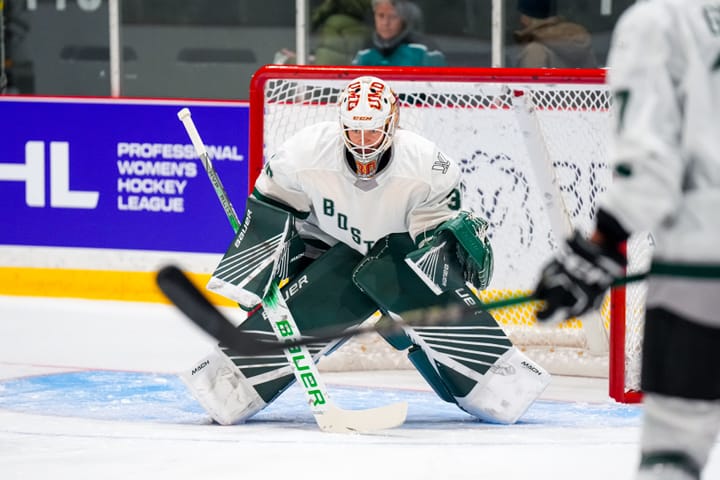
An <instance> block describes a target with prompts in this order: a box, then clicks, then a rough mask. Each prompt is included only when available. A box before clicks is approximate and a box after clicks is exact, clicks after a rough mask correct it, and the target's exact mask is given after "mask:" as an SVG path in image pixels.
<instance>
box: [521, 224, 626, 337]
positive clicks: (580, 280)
mask: <svg viewBox="0 0 720 480" xmlns="http://www.w3.org/2000/svg"><path fill="white" fill-rule="evenodd" d="M625 264H626V261H625V258H624V257H623V255H622V254H621V253H620V252H618V251H610V250H608V249H606V248H603V247H602V246H601V245H598V244H596V243H593V242H591V241H589V240H586V239H585V238H583V237H582V236H581V235H580V234H579V233H578V232H575V234H574V235H573V237H572V238H571V239H569V240H568V241H567V243H566V244H565V246H564V248H563V249H562V250H561V252H560V254H559V255H558V256H557V257H556V258H555V259H554V260H552V261H551V262H550V263H549V264H547V265H546V266H545V268H544V269H543V271H542V275H541V277H540V281H539V282H538V285H537V287H536V288H535V295H534V296H535V298H537V299H538V300H544V301H545V306H544V307H543V308H541V309H540V310H538V312H537V319H538V321H540V322H544V323H550V324H556V323H560V322H562V321H564V320H567V319H568V318H572V317H577V316H579V315H582V314H584V313H586V312H588V311H589V310H591V309H598V308H600V305H601V304H602V300H603V295H604V294H605V292H606V291H607V289H608V288H610V285H612V283H613V281H614V280H615V279H616V278H618V277H621V276H622V275H623V274H624V268H625Z"/></svg>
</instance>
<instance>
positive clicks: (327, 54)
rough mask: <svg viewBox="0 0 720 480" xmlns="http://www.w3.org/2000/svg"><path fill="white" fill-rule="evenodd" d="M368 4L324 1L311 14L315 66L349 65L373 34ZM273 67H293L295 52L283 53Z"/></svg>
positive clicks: (356, 0) (360, 0)
mask: <svg viewBox="0 0 720 480" xmlns="http://www.w3.org/2000/svg"><path fill="white" fill-rule="evenodd" d="M369 13H370V0H325V1H324V2H323V3H322V4H321V5H320V6H319V7H318V8H317V9H316V10H315V11H314V12H313V14H312V24H311V29H312V32H313V42H312V43H313V44H314V48H313V53H312V54H311V55H310V59H309V60H310V61H309V63H313V64H315V65H349V64H350V62H351V61H352V59H353V57H354V56H355V53H356V52H357V51H358V50H359V49H361V48H363V46H365V45H366V44H367V43H368V42H369V41H370V36H371V34H372V27H371V25H370V22H369ZM275 63H295V52H293V51H291V50H288V49H282V50H280V51H279V52H278V53H277V54H276V55H275Z"/></svg>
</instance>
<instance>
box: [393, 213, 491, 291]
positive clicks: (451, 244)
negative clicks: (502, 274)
mask: <svg viewBox="0 0 720 480" xmlns="http://www.w3.org/2000/svg"><path fill="white" fill-rule="evenodd" d="M487 228H488V225H487V222H486V221H485V220H483V219H481V218H478V217H476V216H474V215H473V214H472V213H470V212H466V211H463V212H460V214H459V215H458V216H456V217H455V218H453V219H450V220H448V221H446V222H445V223H443V224H442V225H440V226H439V227H438V228H437V229H435V231H434V232H433V233H432V236H429V237H426V238H423V239H421V240H420V242H418V243H419V245H420V248H418V249H417V250H413V251H411V252H409V253H408V254H407V256H406V257H405V262H406V263H407V264H408V266H409V267H410V268H411V269H412V270H413V271H414V272H415V273H416V274H417V276H418V277H420V279H421V280H422V281H423V282H424V283H425V285H427V286H428V288H430V290H432V291H433V293H435V295H440V294H441V293H443V292H447V291H450V290H452V289H453V288H456V287H459V286H462V285H464V284H467V283H469V284H470V285H472V286H473V287H474V288H475V289H477V290H484V289H485V288H487V286H488V284H489V283H490V279H491V278H492V273H493V251H492V246H491V244H490V240H489V239H488V237H487Z"/></svg>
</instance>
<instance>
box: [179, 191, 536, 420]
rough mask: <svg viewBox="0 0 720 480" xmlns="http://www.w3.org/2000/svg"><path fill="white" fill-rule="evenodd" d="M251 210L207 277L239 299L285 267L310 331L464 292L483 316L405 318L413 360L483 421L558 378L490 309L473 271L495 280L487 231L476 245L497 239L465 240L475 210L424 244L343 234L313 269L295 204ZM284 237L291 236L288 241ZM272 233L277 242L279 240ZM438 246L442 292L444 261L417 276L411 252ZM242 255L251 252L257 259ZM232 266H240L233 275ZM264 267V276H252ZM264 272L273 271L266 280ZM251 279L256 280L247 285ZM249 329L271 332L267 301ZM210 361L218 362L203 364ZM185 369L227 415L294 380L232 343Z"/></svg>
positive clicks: (215, 412)
mask: <svg viewBox="0 0 720 480" xmlns="http://www.w3.org/2000/svg"><path fill="white" fill-rule="evenodd" d="M248 209H249V210H251V211H252V214H251V221H247V219H248V217H247V216H246V221H245V222H244V223H243V226H242V228H241V229H240V230H239V233H238V235H237V236H236V238H235V239H234V241H233V243H232V244H231V246H230V248H229V249H228V251H227V253H226V254H225V256H224V257H223V259H222V260H221V262H220V264H219V266H218V268H217V269H216V272H215V273H214V274H213V278H212V280H211V282H210V283H209V284H208V288H210V289H214V290H215V291H216V292H218V293H220V294H223V295H225V296H228V297H229V298H231V299H233V300H235V301H240V300H241V299H242V300H244V301H245V300H246V299H248V298H250V299H252V298H262V296H263V295H264V292H263V290H262V285H263V284H264V283H265V279H266V278H267V279H269V280H271V279H272V278H276V277H278V278H281V277H282V275H283V274H284V273H285V272H287V273H288V274H289V275H290V276H291V277H292V279H291V280H290V281H289V282H288V283H287V285H285V286H284V287H283V288H282V292H283V295H284V296H285V297H286V300H287V304H288V306H289V308H290V310H291V312H292V314H293V317H294V318H295V321H296V323H297V325H298V327H299V329H300V331H301V332H308V331H313V330H318V331H320V330H322V329H323V328H334V329H342V328H349V327H354V326H358V325H360V324H362V323H363V322H365V321H367V320H370V319H373V318H376V316H375V315H374V313H375V312H376V310H378V309H379V310H381V311H382V312H383V313H385V314H386V315H385V316H384V317H383V318H382V320H381V321H383V322H387V321H393V320H392V317H393V316H396V313H394V312H402V311H407V310H414V309H418V308H425V307H432V306H438V305H440V306H444V305H449V304H451V303H453V302H462V303H463V304H465V305H469V306H471V307H477V308H478V310H477V315H475V317H474V318H472V319H471V320H468V321H467V323H466V324H462V325H460V326H458V325H454V326H452V327H443V326H436V327H418V328H410V327H405V328H404V329H403V331H404V334H399V335H394V336H393V337H392V338H386V340H387V341H388V342H389V343H390V344H391V345H392V346H393V347H395V348H397V349H399V350H407V351H408V358H409V359H410V361H411V363H412V364H413V365H414V366H415V367H416V368H417V369H418V371H419V372H420V373H421V374H422V376H423V377H424V378H425V379H426V381H427V382H428V383H429V384H430V385H431V387H432V388H433V390H434V391H435V392H436V393H437V394H438V395H439V396H440V397H441V398H442V399H443V400H445V401H448V402H451V403H455V404H457V405H458V406H459V407H460V408H462V409H463V410H465V411H467V412H468V413H470V414H472V415H474V416H476V417H478V418H481V419H483V420H487V421H491V422H497V423H513V422H515V421H517V419H518V418H519V417H520V416H521V415H522V414H523V413H524V412H525V411H526V410H527V408H528V407H529V406H530V405H531V404H532V402H533V401H534V400H535V399H536V398H537V397H538V396H539V395H540V394H541V393H542V391H543V390H544V389H545V387H546V386H547V384H548V383H549V380H550V376H549V374H548V373H547V372H545V371H544V370H543V369H542V368H541V367H540V366H538V365H537V364H535V363H534V362H532V361H531V360H529V359H528V358H527V357H525V355H524V354H522V353H521V352H520V351H518V350H517V349H516V348H514V347H513V346H512V344H511V342H510V340H509V339H508V338H507V336H506V335H505V333H504V332H503V330H502V329H501V327H500V326H499V325H498V324H497V322H496V321H495V320H494V319H493V318H492V316H491V315H490V314H489V313H487V312H485V311H483V310H481V309H480V302H479V300H478V299H477V297H476V296H475V294H474V293H473V292H472V290H471V288H469V286H468V285H467V282H466V280H470V281H471V282H470V283H473V282H472V280H474V281H476V282H479V283H480V285H479V286H480V287H481V288H484V287H485V286H486V285H487V281H489V275H490V274H491V271H492V252H491V250H490V249H489V244H487V241H486V239H485V238H484V236H481V237H478V239H479V240H478V242H477V243H476V245H479V246H486V247H487V248H485V247H482V248H480V247H478V248H476V250H475V251H472V252H468V251H466V250H464V248H465V247H464V245H465V244H468V242H467V239H466V241H465V243H462V242H459V241H456V240H457V237H455V232H457V231H463V232H466V233H467V232H468V231H473V232H478V224H477V222H475V221H473V219H469V218H462V217H459V219H456V220H455V224H453V225H452V228H441V229H438V230H437V231H436V235H437V236H436V237H433V238H432V239H430V240H431V241H430V242H426V246H425V249H424V250H423V251H422V252H421V253H418V252H416V248H415V244H414V243H413V242H412V240H411V239H410V237H409V236H408V235H407V234H406V233H401V234H391V235H389V236H388V237H385V238H383V239H381V240H379V241H378V242H376V244H375V245H374V247H373V248H372V249H371V251H370V252H369V254H368V255H367V256H365V257H363V256H362V255H361V254H360V253H358V252H357V251H355V250H353V249H351V248H350V247H348V246H346V245H344V244H341V243H339V244H337V245H335V246H334V247H332V248H330V249H329V250H328V251H326V252H325V253H323V254H322V255H321V256H320V257H319V258H317V259H316V260H314V261H313V262H312V263H311V264H310V265H309V266H307V267H306V268H304V269H303V268H302V266H303V261H301V260H306V259H301V257H302V253H301V252H302V240H300V239H299V237H298V236H297V235H296V234H294V228H293V227H292V224H291V220H292V215H291V214H290V213H288V212H285V211H283V210H280V209H278V208H276V207H274V206H270V205H268V204H266V203H264V202H261V201H259V200H256V199H251V200H250V202H249V204H248ZM256 219H262V221H256ZM451 222H452V221H451ZM446 227H450V225H448V226H446ZM442 232H445V233H442ZM449 232H452V235H449V234H448V233H449ZM438 234H439V235H438ZM278 238H281V239H283V241H282V242H281V243H280V244H278V243H277V239H278ZM273 239H274V240H273ZM268 244H272V247H271V248H268ZM427 247H429V248H427ZM430 250H432V252H433V253H432V254H431V255H434V254H437V255H443V256H444V258H445V259H446V262H445V264H446V265H447V266H446V267H445V273H446V275H445V278H446V279H447V282H445V284H444V285H437V284H436V287H437V288H439V289H440V290H443V289H444V290H446V291H441V292H440V294H439V295H438V294H436V293H435V291H434V290H437V288H432V287H430V286H429V285H428V284H427V282H428V281H429V279H431V278H433V272H430V271H429V270H427V269H425V271H424V272H425V273H424V274H423V275H422V276H418V275H417V273H416V272H417V271H418V268H411V267H410V266H409V264H411V263H412V262H408V263H406V257H408V258H414V259H417V258H420V257H423V255H425V258H426V259H427V258H428V257H427V255H426V254H427V253H428V251H430ZM291 251H292V254H291ZM460 252H462V253H460ZM238 259H252V262H251V263H252V267H251V268H250V267H248V265H247V263H249V262H247V261H245V260H243V261H239V260H238ZM478 259H480V260H481V261H480V262H478V261H477V260H478ZM461 262H462V263H461ZM421 263H422V262H421ZM471 263H472V267H469V265H470V264H471ZM305 265H307V263H305ZM229 270H234V273H233V274H229V273H228V271H229ZM420 270H422V268H420ZM428 272H429V273H428ZM253 275H254V276H255V278H250V277H252V276H253ZM260 277H262V281H256V279H257V278H260ZM421 278H422V279H421ZM440 278H442V276H441V277H440ZM269 280H268V284H269ZM438 283H440V284H442V282H438ZM248 286H250V287H251V288H254V290H248ZM257 286H261V287H259V288H258V287H257ZM328 292H333V294H331V295H329V294H328ZM249 303H252V302H249ZM245 306H246V307H250V306H252V305H250V304H246V305H245ZM242 328H243V329H245V330H251V331H254V332H267V334H268V338H273V337H272V330H271V328H270V325H269V323H268V322H267V320H266V318H265V315H264V312H263V310H262V308H261V309H259V310H257V311H256V312H254V313H253V314H251V315H250V316H249V317H248V319H247V320H246V321H245V322H243V324H242ZM341 344H342V341H335V342H330V343H323V344H317V345H312V346H311V348H310V349H309V350H310V352H311V353H312V355H313V361H316V362H317V361H318V360H319V359H320V358H321V356H322V355H326V354H330V353H331V352H332V351H334V350H335V349H336V348H338V347H339V346H340V345H341ZM206 362H207V363H206ZM203 364H206V365H208V366H212V368H207V366H206V367H203V368H201V366H202V365H203ZM215 372H217V373H215ZM182 378H183V380H184V381H185V383H186V384H187V385H188V387H189V388H190V389H191V391H192V392H193V393H194V394H195V396H196V397H197V398H198V400H199V401H200V403H201V404H202V405H203V406H204V407H205V409H206V410H207V411H208V413H209V414H210V415H211V416H212V418H213V419H214V420H216V421H217V422H218V423H221V424H233V423H239V422H242V421H244V420H246V419H247V418H249V417H250V416H252V415H254V414H255V413H257V412H258V411H260V410H261V409H262V408H264V407H265V406H266V405H267V404H269V403H270V402H271V401H272V400H274V399H275V398H276V397H277V396H278V395H280V394H281V393H282V392H283V391H284V390H285V389H286V388H287V387H288V386H290V385H291V384H292V382H293V381H294V377H293V374H292V370H291V368H290V366H289V365H288V364H287V362H286V360H285V358H284V357H282V356H281V355H280V356H262V357H247V356H240V355H237V354H236V353H234V352H232V351H229V350H227V349H218V350H215V351H214V352H213V354H211V355H210V356H209V357H206V358H203V359H202V360H201V361H200V362H198V363H196V364H195V365H194V366H193V368H191V369H190V370H189V371H187V372H185V373H184V374H183V375H182Z"/></svg>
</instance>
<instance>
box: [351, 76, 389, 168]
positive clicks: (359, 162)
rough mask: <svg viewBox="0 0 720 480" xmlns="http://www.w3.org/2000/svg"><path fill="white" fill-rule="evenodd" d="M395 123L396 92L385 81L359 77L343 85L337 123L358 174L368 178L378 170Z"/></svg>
mask: <svg viewBox="0 0 720 480" xmlns="http://www.w3.org/2000/svg"><path fill="white" fill-rule="evenodd" d="M397 124H398V101H397V96H396V95H395V92H394V91H393V90H392V89H391V88H390V86H389V85H388V84H387V83H385V82H384V81H382V80H380V79H379V78H376V77H359V78H356V79H355V80H353V81H351V82H350V84H348V86H347V87H345V90H343V92H342V94H341V95H340V125H341V127H342V129H343V141H344V142H345V146H346V147H347V149H348V150H349V151H350V153H351V154H352V156H353V158H354V159H355V173H356V175H357V176H358V177H360V178H371V177H373V176H374V175H375V174H376V173H377V169H378V162H379V161H380V157H381V156H382V154H383V152H385V151H386V150H387V149H388V148H390V144H391V143H392V139H393V135H394V134H395V129H396V128H397Z"/></svg>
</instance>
